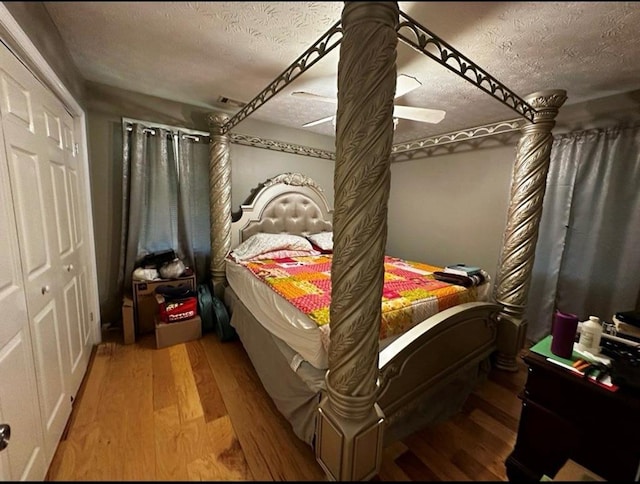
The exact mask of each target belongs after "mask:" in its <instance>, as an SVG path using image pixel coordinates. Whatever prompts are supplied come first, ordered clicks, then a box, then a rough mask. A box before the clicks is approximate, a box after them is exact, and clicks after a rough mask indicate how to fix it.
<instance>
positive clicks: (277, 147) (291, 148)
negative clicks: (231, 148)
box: [229, 133, 336, 160]
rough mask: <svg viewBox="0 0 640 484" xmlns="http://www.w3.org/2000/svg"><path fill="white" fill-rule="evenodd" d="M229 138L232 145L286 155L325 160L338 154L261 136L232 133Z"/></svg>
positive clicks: (333, 158)
mask: <svg viewBox="0 0 640 484" xmlns="http://www.w3.org/2000/svg"><path fill="white" fill-rule="evenodd" d="M229 138H230V139H231V142H232V143H235V144H238V145H245V146H251V147H253V148H263V149H266V150H273V151H282V152H284V153H291V154H294V155H303V156H313V157H314V158H322V159H325V160H335V159H336V154H335V153H333V152H331V151H326V150H321V149H318V148H311V147H309V146H302V145H297V144H293V143H286V142H284V141H276V140H272V139H265V138H260V137H259V136H250V135H246V134H234V133H231V134H230V135H229Z"/></svg>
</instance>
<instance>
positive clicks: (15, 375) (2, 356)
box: [0, 329, 46, 481]
mask: <svg viewBox="0 0 640 484" xmlns="http://www.w3.org/2000/svg"><path fill="white" fill-rule="evenodd" d="M0 373H1V374H2V378H0V422H1V423H5V424H9V425H10V426H11V439H10V440H9V445H8V446H7V447H6V448H5V449H4V450H3V451H2V453H1V454H0V455H3V457H4V458H6V464H5V465H6V467H7V470H5V473H7V474H8V475H7V476H3V480H7V481H17V480H41V479H43V478H44V476H45V473H46V462H45V455H44V449H43V446H42V426H41V425H40V418H39V416H40V414H39V409H38V395H37V393H36V392H35V382H34V381H33V380H34V376H33V375H34V374H33V365H32V358H31V343H30V341H29V338H28V333H27V331H25V330H24V329H21V330H20V331H19V332H18V333H16V335H15V336H14V337H13V338H12V339H11V340H9V341H3V342H1V343H0ZM7 471H8V472H7Z"/></svg>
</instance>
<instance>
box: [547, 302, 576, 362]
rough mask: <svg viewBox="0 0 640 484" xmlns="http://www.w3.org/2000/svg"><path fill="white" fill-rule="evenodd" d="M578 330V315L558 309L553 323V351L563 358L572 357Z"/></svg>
mask: <svg viewBox="0 0 640 484" xmlns="http://www.w3.org/2000/svg"><path fill="white" fill-rule="evenodd" d="M577 330H578V316H576V315H575V314H570V313H563V312H562V311H556V313H555V315H554V316H553V324H552V325H551V352H552V353H553V354H554V355H556V356H560V357H561V358H571V355H572V353H573V341H574V340H575V337H576V331H577Z"/></svg>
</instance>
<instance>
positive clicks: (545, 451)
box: [505, 351, 640, 482]
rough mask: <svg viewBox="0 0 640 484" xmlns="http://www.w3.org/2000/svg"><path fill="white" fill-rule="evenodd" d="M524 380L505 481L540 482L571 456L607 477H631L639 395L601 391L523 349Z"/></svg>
mask: <svg viewBox="0 0 640 484" xmlns="http://www.w3.org/2000/svg"><path fill="white" fill-rule="evenodd" d="M523 359H524V361H525V363H526V364H527V366H528V375H527V382H526V384H525V387H524V390H523V391H522V393H521V394H520V399H521V400H522V413H521V415H520V423H519V427H518V436H517V440H516V444H515V446H514V449H513V452H512V453H511V455H509V457H508V458H507V460H506V462H505V465H506V468H507V476H508V478H509V480H510V481H518V482H521V481H531V482H533V481H540V478H541V477H542V475H543V474H546V475H547V476H549V477H553V476H555V475H556V473H557V472H558V470H559V469H560V468H561V467H562V465H563V464H564V463H565V462H566V461H567V459H572V460H574V461H575V462H577V463H578V464H580V465H582V466H584V467H586V468H587V469H590V470H591V471H593V472H595V473H596V474H598V475H600V476H602V477H603V478H604V479H607V480H623V481H633V480H636V479H637V477H638V472H639V469H640V396H639V395H637V394H634V393H631V392H629V391H625V389H624V388H620V389H619V390H618V391H617V392H611V391H609V390H606V389H604V388H602V387H600V386H598V385H596V384H594V383H592V382H590V381H587V380H585V379H583V378H581V377H580V376H579V375H576V374H574V373H572V372H571V371H569V370H567V369H565V368H562V367H559V366H557V365H554V364H552V363H549V362H548V361H547V360H546V358H545V357H543V356H541V355H538V354H536V353H534V352H531V351H528V352H526V353H525V354H524V355H523Z"/></svg>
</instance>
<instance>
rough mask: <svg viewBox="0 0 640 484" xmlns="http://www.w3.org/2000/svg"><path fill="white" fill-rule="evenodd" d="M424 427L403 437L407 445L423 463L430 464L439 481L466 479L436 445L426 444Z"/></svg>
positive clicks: (467, 478)
mask: <svg viewBox="0 0 640 484" xmlns="http://www.w3.org/2000/svg"><path fill="white" fill-rule="evenodd" d="M428 431H429V430H428V429H425V430H424V431H422V432H417V433H415V434H413V435H410V436H409V437H407V438H406V439H405V441H406V442H407V446H409V447H410V448H411V449H412V450H413V452H414V453H415V454H416V455H417V456H418V457H419V458H420V459H421V460H422V461H423V462H424V463H425V464H428V465H429V466H430V468H431V469H432V470H433V472H434V473H435V474H436V475H437V476H438V478H439V479H440V480H441V481H468V480H469V477H468V476H467V475H466V474H465V473H464V472H462V471H461V470H460V469H459V468H458V467H456V466H455V465H454V464H453V463H452V462H451V460H450V458H449V457H447V456H446V455H445V454H443V453H441V452H440V451H439V450H438V448H437V447H435V446H432V445H430V444H428V443H427V442H426V441H425V439H423V438H422V434H423V432H428Z"/></svg>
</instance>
